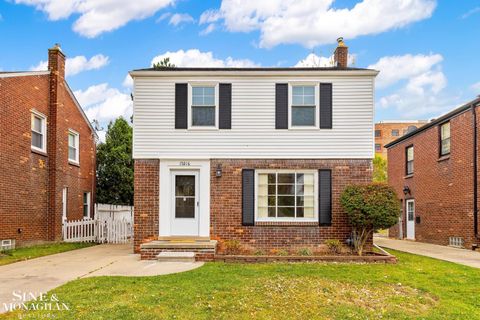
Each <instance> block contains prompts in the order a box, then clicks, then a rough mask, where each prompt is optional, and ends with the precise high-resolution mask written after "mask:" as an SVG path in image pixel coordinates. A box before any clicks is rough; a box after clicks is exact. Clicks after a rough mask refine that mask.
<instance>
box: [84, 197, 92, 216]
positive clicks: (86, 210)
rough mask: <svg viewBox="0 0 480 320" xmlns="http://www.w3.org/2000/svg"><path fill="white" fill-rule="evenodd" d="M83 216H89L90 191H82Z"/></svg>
mask: <svg viewBox="0 0 480 320" xmlns="http://www.w3.org/2000/svg"><path fill="white" fill-rule="evenodd" d="M83 217H84V218H89V217H90V192H84V193H83Z"/></svg>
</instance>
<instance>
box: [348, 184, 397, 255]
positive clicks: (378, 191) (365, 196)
mask: <svg viewBox="0 0 480 320" xmlns="http://www.w3.org/2000/svg"><path fill="white" fill-rule="evenodd" d="M340 202H341V204H342V206H343V208H344V209H345V211H346V213H347V216H348V219H349V221H350V223H351V225H352V228H353V245H354V248H355V250H356V251H357V253H358V255H360V256H361V255H362V254H363V248H364V246H365V243H366V242H367V240H368V239H370V236H371V235H372V234H373V233H374V232H376V231H378V230H379V229H387V228H390V227H391V226H393V225H395V224H396V223H397V222H398V217H399V216H400V202H399V201H398V197H397V194H396V193H395V190H393V188H392V187H390V186H388V185H387V184H385V183H371V184H368V185H350V186H348V187H346V188H345V190H344V191H343V192H342V195H341V197H340Z"/></svg>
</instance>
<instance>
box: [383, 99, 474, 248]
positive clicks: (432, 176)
mask: <svg viewBox="0 0 480 320" xmlns="http://www.w3.org/2000/svg"><path fill="white" fill-rule="evenodd" d="M478 107H480V98H477V99H474V100H472V101H470V102H468V103H466V104H464V105H463V106H460V107H458V108H456V109H454V110H452V111H451V112H449V113H447V114H445V115H443V116H441V117H438V118H437V119H435V120H433V121H431V122H430V123H428V124H426V125H424V126H423V127H420V128H418V129H417V130H415V131H413V132H410V133H408V134H406V135H405V136H403V137H400V138H399V139H397V140H395V141H393V142H391V143H389V144H387V145H386V147H387V148H388V160H389V162H388V182H389V184H390V185H391V186H392V187H394V188H395V190H396V191H397V194H398V195H401V199H400V201H401V202H402V207H403V214H402V216H401V218H400V221H399V223H398V224H397V225H396V226H394V227H392V228H390V230H389V235H390V236H391V237H397V238H400V239H409V240H417V241H421V242H429V243H435V244H441V245H451V246H456V247H465V248H477V247H478V245H479V227H480V223H479V221H478V206H479V200H478V176H479V171H478V159H479V150H478V144H479V142H480V141H479V133H478V130H479V121H480V117H479V115H478Z"/></svg>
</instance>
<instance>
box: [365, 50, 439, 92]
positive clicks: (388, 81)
mask: <svg viewBox="0 0 480 320" xmlns="http://www.w3.org/2000/svg"><path fill="white" fill-rule="evenodd" d="M442 60H443V57H442V56H441V55H439V54H429V55H423V54H417V55H411V54H406V55H403V56H388V57H383V58H381V59H380V60H378V61H377V62H376V63H374V64H372V65H369V66H368V68H369V69H375V70H379V71H380V73H379V75H378V76H377V79H376V82H375V83H376V86H377V87H378V88H385V87H387V86H390V85H392V84H394V83H396V82H398V81H399V80H402V79H409V78H411V77H414V76H417V75H420V74H422V73H425V72H427V71H429V70H430V69H432V67H433V66H435V65H438V64H439V63H440V62H442Z"/></svg>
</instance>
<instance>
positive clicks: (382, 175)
mask: <svg viewBox="0 0 480 320" xmlns="http://www.w3.org/2000/svg"><path fill="white" fill-rule="evenodd" d="M373 182H387V160H386V159H384V158H383V157H382V156H381V155H379V154H376V155H375V158H374V159H373Z"/></svg>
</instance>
